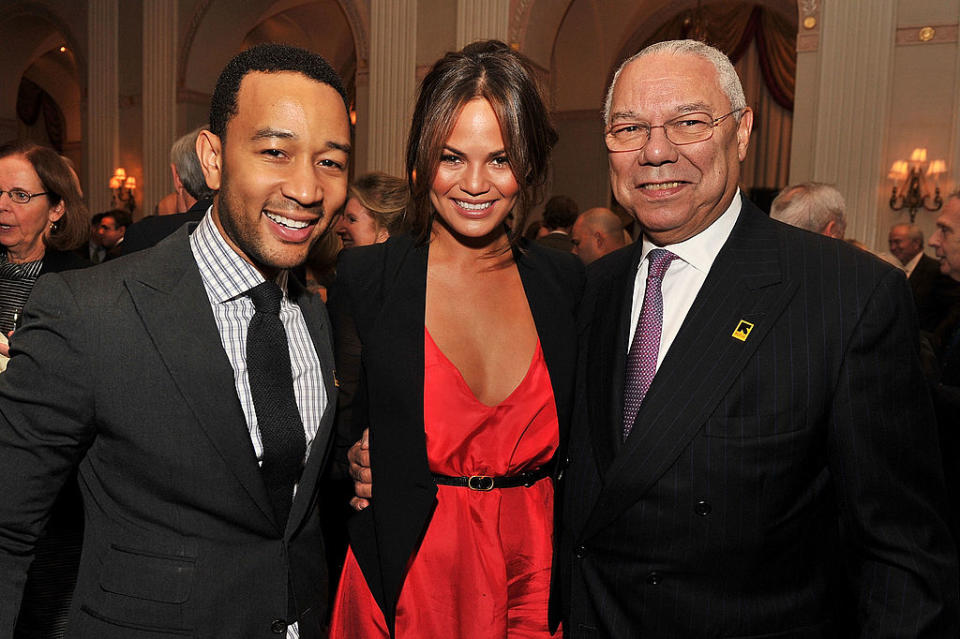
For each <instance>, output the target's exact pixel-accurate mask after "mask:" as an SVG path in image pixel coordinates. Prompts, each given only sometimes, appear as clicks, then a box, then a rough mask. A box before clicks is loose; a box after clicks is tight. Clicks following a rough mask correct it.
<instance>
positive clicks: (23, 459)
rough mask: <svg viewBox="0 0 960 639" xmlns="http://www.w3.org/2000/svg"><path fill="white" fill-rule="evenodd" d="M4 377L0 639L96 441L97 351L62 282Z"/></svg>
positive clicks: (51, 282) (39, 294)
mask: <svg viewBox="0 0 960 639" xmlns="http://www.w3.org/2000/svg"><path fill="white" fill-rule="evenodd" d="M24 316H25V322H24V325H23V327H21V328H20V329H19V330H17V331H16V333H15V334H14V336H13V339H12V342H11V349H12V353H11V354H12V359H11V360H10V363H9V365H8V367H7V370H6V371H5V372H4V373H3V374H0V469H3V470H2V471H0V472H2V473H3V490H2V491H0V636H2V637H10V636H12V634H13V627H14V624H15V622H16V616H17V611H18V609H19V607H20V599H21V597H22V591H23V585H24V582H25V580H26V573H27V568H28V566H29V564H30V562H31V560H32V559H33V549H34V544H35V543H36V540H37V537H38V536H39V535H40V533H41V532H42V531H43V527H44V525H45V522H46V519H47V516H48V514H49V510H50V508H51V506H52V504H53V502H54V500H55V499H56V497H57V495H58V493H59V492H60V488H61V487H62V486H63V484H64V483H65V482H66V480H67V478H68V477H69V475H70V472H71V471H72V470H73V469H74V468H75V467H76V465H77V464H78V463H79V460H80V458H81V457H82V456H83V454H84V452H85V451H86V449H87V447H88V446H89V444H90V442H91V440H92V438H93V435H94V427H93V408H92V406H93V400H92V398H93V395H92V391H93V382H92V381H91V380H92V379H94V378H95V371H94V370H91V368H90V367H91V365H92V364H91V362H92V360H91V359H90V358H88V357H87V353H88V352H90V351H92V350H93V349H94V348H95V347H96V345H95V344H94V343H92V342H91V336H90V335H88V334H87V333H86V332H85V331H84V328H83V322H82V318H81V313H80V310H79V308H78V307H77V304H76V302H75V300H74V298H73V294H72V292H71V290H70V289H69V287H68V286H67V285H66V283H65V281H64V279H63V278H62V277H61V276H60V275H47V276H44V277H41V278H40V279H39V280H38V281H37V284H36V286H35V287H34V289H33V291H32V292H31V295H30V299H29V301H28V303H27V305H26V308H25V310H24Z"/></svg>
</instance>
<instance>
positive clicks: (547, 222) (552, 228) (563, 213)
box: [537, 195, 580, 253]
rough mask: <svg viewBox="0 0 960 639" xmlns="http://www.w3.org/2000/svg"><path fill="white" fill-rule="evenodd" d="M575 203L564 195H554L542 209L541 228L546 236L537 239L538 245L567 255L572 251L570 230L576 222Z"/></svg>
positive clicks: (576, 210)
mask: <svg viewBox="0 0 960 639" xmlns="http://www.w3.org/2000/svg"><path fill="white" fill-rule="evenodd" d="M579 212H580V209H579V208H577V203H576V202H574V201H573V198H569V197H567V196H566V195H554V196H553V197H552V198H550V199H549V200H547V203H546V204H545V205H544V207H543V228H545V229H546V230H547V234H546V235H544V236H543V237H541V238H538V239H537V242H538V243H539V244H543V245H544V246H549V247H550V248H552V249H557V250H558V251H563V252H564V253H569V252H571V251H572V250H573V241H572V240H571V239H570V228H571V227H572V226H573V223H574V222H576V221H577V213H579Z"/></svg>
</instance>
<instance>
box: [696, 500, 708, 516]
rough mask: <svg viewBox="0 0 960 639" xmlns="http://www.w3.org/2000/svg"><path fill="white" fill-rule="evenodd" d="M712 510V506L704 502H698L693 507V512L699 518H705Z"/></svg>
mask: <svg viewBox="0 0 960 639" xmlns="http://www.w3.org/2000/svg"><path fill="white" fill-rule="evenodd" d="M712 510H713V506H711V505H710V504H708V503H707V502H705V501H698V502H697V505H696V506H694V507H693V512H695V513H697V514H698V515H700V516H701V517H706V516H707V515H709V514H710V512H711V511H712Z"/></svg>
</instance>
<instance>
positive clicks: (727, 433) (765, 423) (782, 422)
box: [703, 410, 806, 439]
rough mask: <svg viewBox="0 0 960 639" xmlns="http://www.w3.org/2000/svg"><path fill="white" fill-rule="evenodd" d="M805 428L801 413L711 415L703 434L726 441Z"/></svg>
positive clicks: (786, 432)
mask: <svg viewBox="0 0 960 639" xmlns="http://www.w3.org/2000/svg"><path fill="white" fill-rule="evenodd" d="M804 427H806V415H805V414H804V412H803V411H800V410H796V411H790V410H784V411H779V412H773V413H761V414H754V415H724V414H719V415H716V414H715V415H713V416H711V417H710V419H708V420H707V423H706V426H705V427H704V430H703V434H704V435H706V436H707V437H720V438H726V439H755V438H757V437H774V436H777V435H786V434H788V433H792V432H795V431H798V430H801V429H802V428H804Z"/></svg>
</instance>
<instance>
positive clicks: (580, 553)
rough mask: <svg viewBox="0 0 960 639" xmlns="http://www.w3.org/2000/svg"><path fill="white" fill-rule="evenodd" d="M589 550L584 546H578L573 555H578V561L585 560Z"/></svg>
mask: <svg viewBox="0 0 960 639" xmlns="http://www.w3.org/2000/svg"><path fill="white" fill-rule="evenodd" d="M586 552H587V549H586V548H584V547H583V546H577V547H576V549H575V550H574V551H573V554H574V555H576V557H577V559H583V556H584V555H585V554H586Z"/></svg>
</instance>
